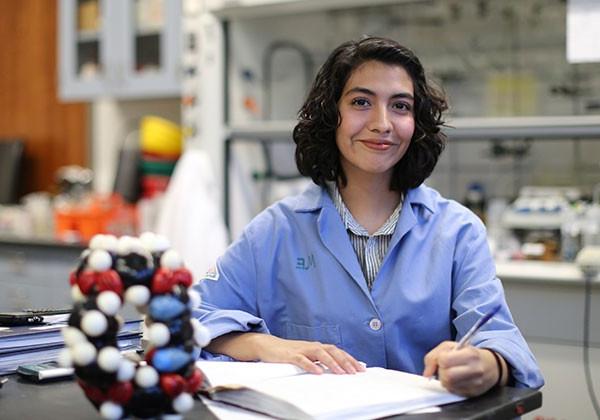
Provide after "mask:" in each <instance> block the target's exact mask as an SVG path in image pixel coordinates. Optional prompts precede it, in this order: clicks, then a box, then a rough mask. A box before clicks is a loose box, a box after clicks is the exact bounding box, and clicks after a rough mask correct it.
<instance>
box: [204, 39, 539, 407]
mask: <svg viewBox="0 0 600 420" xmlns="http://www.w3.org/2000/svg"><path fill="white" fill-rule="evenodd" d="M445 110H446V100H445V98H444V96H443V95H442V93H441V92H440V91H439V90H437V89H436V88H435V87H433V86H432V85H430V84H429V83H428V82H427V80H426V77H425V73H424V70H423V67H422V66H421V63H420V61H419V59H418V58H417V57H416V56H415V55H414V53H413V52H412V51H410V50H408V49H407V48H405V47H403V46H401V45H399V44H398V43H396V42H395V41H392V40H389V39H384V38H365V39H362V40H360V41H357V42H347V43H344V44H342V45H340V46H339V47H338V48H336V49H335V50H334V51H333V52H332V53H331V55H330V56H329V58H328V59H327V61H326V62H325V63H324V65H323V66H322V68H321V69H320V71H319V73H318V74H317V77H316V80H315V82H314V84H313V86H312V88H311V91H310V93H309V95H308V98H307V100H306V102H305V103H304V105H303V107H302V109H301V111H300V114H299V115H300V118H299V122H298V125H297V126H296V127H295V129H294V141H295V142H296V145H297V149H296V162H297V165H298V168H299V170H300V172H301V173H302V174H303V175H306V176H310V177H311V178H312V180H313V181H314V184H315V185H313V186H311V187H309V188H308V189H307V190H306V191H304V192H303V193H302V194H300V195H297V196H293V197H288V198H286V199H284V200H282V201H280V202H277V203H275V204H274V205H272V206H271V207H269V208H268V209H266V210H264V211H263V212H262V213H261V214H259V215H258V216H257V217H256V218H255V219H254V220H253V221H252V222H251V223H250V224H249V225H248V226H247V227H246V229H245V230H244V232H243V234H242V235H241V237H240V238H239V239H238V240H237V241H236V242H235V243H234V244H232V245H231V246H230V247H229V249H228V250H227V252H226V253H225V255H223V256H222V257H221V258H220V259H219V260H218V261H217V263H216V266H215V269H214V270H213V271H211V273H210V274H208V275H207V276H206V278H205V279H203V280H202V281H201V282H200V284H199V286H198V288H199V290H200V292H201V293H202V296H203V305H202V308H201V309H200V310H199V313H198V317H199V318H200V319H201V321H202V322H203V323H204V325H206V326H207V327H208V329H209V331H210V332H211V336H212V337H213V341H212V343H211V344H210V345H209V346H208V347H207V348H206V349H205V351H204V352H203V357H205V358H210V357H223V355H224V356H227V357H231V358H234V359H237V360H261V361H267V362H289V363H294V364H296V365H298V366H300V367H302V368H303V369H305V370H306V371H308V372H312V373H316V374H318V373H321V372H322V371H323V370H322V367H327V368H329V369H330V370H331V371H333V372H335V373H355V372H357V371H360V370H362V369H363V368H362V365H361V364H360V363H359V362H364V363H366V364H367V365H368V366H381V367H386V368H390V369H398V370H403V371H407V372H412V373H419V374H421V373H422V374H424V375H426V376H431V375H434V374H435V373H437V375H438V376H439V378H440V380H441V381H442V384H443V385H444V386H445V387H446V388H447V389H448V390H450V391H452V392H455V393H459V394H463V395H467V396H474V395H479V394H482V393H484V392H485V391H487V390H489V389H490V388H492V387H494V386H503V385H506V384H514V385H516V386H525V387H540V386H542V385H543V379H542V376H541V374H540V372H539V369H538V367H537V364H536V361H535V359H534V357H533V355H532V354H531V352H530V350H529V348H528V346H527V344H526V343H525V341H524V339H523V337H522V335H521V333H520V332H519V330H518V329H517V327H516V326H515V324H514V322H513V320H512V317H511V314H510V311H509V309H508V307H507V305H506V302H505V298H504V293H503V289H502V285H501V283H500V280H499V279H498V278H497V277H496V274H495V268H494V261H493V259H492V257H491V255H490V251H489V249H488V246H487V241H486V232H485V228H484V226H483V225H482V223H481V222H480V220H479V219H478V218H477V217H476V216H475V215H473V214H472V213H471V212H470V211H469V210H467V209H465V208H464V207H462V206H461V205H460V204H458V203H456V202H454V201H451V200H447V199H445V198H443V197H441V196H440V195H439V194H438V193H437V192H436V191H434V190H432V189H431V188H428V187H426V186H425V185H423V181H424V180H425V179H426V178H427V177H428V176H429V175H430V174H431V171H432V170H433V168H434V166H435V164H436V162H437V160H438V157H439V155H440V153H441V152H442V150H443V148H444V144H445V136H444V134H443V133H442V132H441V131H440V127H441V125H442V124H443V120H442V113H443V111H445ZM497 305H501V309H500V311H499V312H498V313H497V314H496V315H495V316H494V317H493V318H492V319H491V320H490V321H489V322H488V323H486V324H485V326H484V327H483V328H481V330H480V331H479V332H478V333H477V334H476V335H475V336H474V337H473V339H472V340H471V344H470V345H468V346H465V347H463V348H461V349H456V348H455V347H456V343H455V340H460V338H461V337H463V336H464V334H465V333H466V332H467V331H468V330H469V329H470V328H471V326H473V324H475V322H476V321H477V320H478V319H479V318H480V317H481V316H482V315H483V314H484V313H486V312H488V311H490V310H491V309H492V308H494V307H495V306H497ZM316 362H319V363H316Z"/></svg>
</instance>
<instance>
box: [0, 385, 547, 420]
mask: <svg viewBox="0 0 600 420" xmlns="http://www.w3.org/2000/svg"><path fill="white" fill-rule="evenodd" d="M8 378H9V381H8V382H7V383H6V384H5V385H4V387H3V388H2V389H0V412H1V413H2V418H3V419H7V420H10V419H24V418H48V419H56V418H65V419H66V418H77V419H95V420H97V419H100V415H99V414H98V413H97V412H96V410H95V409H94V407H93V406H92V404H91V403H89V402H88V400H87V399H86V398H85V396H84V394H83V391H81V389H79V387H78V386H77V384H76V383H75V382H74V381H60V382H49V383H44V384H36V383H30V382H26V381H24V380H23V379H21V378H20V377H18V376H16V375H12V376H9V377H8ZM541 405H542V394H541V392H540V391H536V390H531V389H516V388H503V389H498V390H495V391H493V392H490V393H488V394H486V395H483V396H481V397H478V398H472V399H469V400H467V401H463V402H460V403H456V404H450V405H447V406H444V407H442V412H441V413H439V412H438V413H430V414H418V415H411V416H399V418H400V417H401V418H403V419H406V418H409V419H411V420H433V419H436V420H440V419H441V420H443V419H471V420H475V419H494V420H499V419H512V418H514V417H516V416H519V415H521V414H524V413H526V412H529V411H532V410H535V409H536V408H539V407H541ZM185 418H186V419H192V418H193V419H206V420H216V417H214V416H213V415H212V414H211V413H210V412H209V410H208V409H207V408H206V407H205V406H204V405H203V404H202V403H201V402H200V401H196V402H195V405H194V410H193V411H191V412H189V413H187V415H186V416H185Z"/></svg>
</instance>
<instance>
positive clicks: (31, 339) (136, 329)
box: [0, 315, 142, 374]
mask: <svg viewBox="0 0 600 420" xmlns="http://www.w3.org/2000/svg"><path fill="white" fill-rule="evenodd" d="M55 317H56V318H53V319H49V320H46V318H47V317H44V318H45V319H44V320H45V322H47V323H46V324H44V325H27V326H24V325H22V326H12V327H1V328H0V374H11V373H14V372H15V371H16V370H17V368H18V367H19V366H20V365H23V364H35V363H44V362H51V361H55V360H56V359H57V357H58V354H59V352H60V351H61V349H62V348H63V347H64V340H63V337H62V334H61V330H62V328H63V327H65V326H66V325H67V318H68V315H56V316H55ZM141 336H142V327H141V322H140V320H139V319H136V320H132V321H126V322H125V323H124V325H123V326H122V328H121V329H120V330H119V332H118V334H117V345H118V346H119V349H120V350H121V351H125V350H132V349H137V348H140V346H141Z"/></svg>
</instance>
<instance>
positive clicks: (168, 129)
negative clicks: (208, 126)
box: [140, 116, 183, 155]
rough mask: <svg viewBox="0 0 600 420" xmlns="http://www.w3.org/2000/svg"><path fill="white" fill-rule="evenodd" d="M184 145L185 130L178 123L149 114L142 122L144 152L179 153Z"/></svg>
mask: <svg viewBox="0 0 600 420" xmlns="http://www.w3.org/2000/svg"><path fill="white" fill-rule="evenodd" d="M182 145H183V131H182V129H181V127H179V126H178V125H177V124H175V123H172V122H171V121H169V120H165V119H164V118H160V117H154V116H148V117H144V118H142V121H141V123H140V146H141V148H142V152H146V153H154V154H161V155H179V154H181V149H182Z"/></svg>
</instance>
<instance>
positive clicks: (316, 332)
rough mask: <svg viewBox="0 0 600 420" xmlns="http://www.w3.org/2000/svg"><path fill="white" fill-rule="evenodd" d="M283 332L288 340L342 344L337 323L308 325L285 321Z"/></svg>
mask: <svg viewBox="0 0 600 420" xmlns="http://www.w3.org/2000/svg"><path fill="white" fill-rule="evenodd" d="M285 334H286V337H285V338H287V339H289V340H305V341H319V342H321V343H324V344H333V345H335V346H338V347H339V346H341V345H342V338H341V334H340V328H339V326H338V325H331V324H330V325H319V326H308V325H300V324H294V323H291V322H286V323H285Z"/></svg>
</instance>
